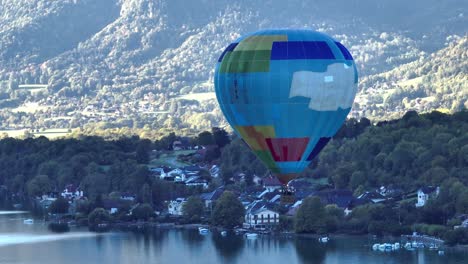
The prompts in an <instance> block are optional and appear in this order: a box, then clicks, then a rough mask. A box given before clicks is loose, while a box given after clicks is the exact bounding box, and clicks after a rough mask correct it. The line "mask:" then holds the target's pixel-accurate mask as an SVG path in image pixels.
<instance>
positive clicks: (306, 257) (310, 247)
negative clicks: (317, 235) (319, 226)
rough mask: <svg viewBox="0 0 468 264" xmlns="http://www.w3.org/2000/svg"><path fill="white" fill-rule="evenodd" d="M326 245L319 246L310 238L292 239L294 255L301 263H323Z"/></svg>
mask: <svg viewBox="0 0 468 264" xmlns="http://www.w3.org/2000/svg"><path fill="white" fill-rule="evenodd" d="M328 244H330V243H327V244H320V243H319V242H318V241H316V240H315V239H312V238H303V237H297V238H295V239H294V245H295V249H296V253H297V256H298V257H299V259H300V260H301V261H302V263H317V264H318V263H325V257H326V253H327V246H328Z"/></svg>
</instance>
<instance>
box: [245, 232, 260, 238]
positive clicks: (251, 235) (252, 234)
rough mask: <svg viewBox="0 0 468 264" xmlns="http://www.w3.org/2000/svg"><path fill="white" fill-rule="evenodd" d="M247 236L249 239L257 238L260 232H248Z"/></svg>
mask: <svg viewBox="0 0 468 264" xmlns="http://www.w3.org/2000/svg"><path fill="white" fill-rule="evenodd" d="M245 237H246V238H248V239H255V238H257V237H258V234H257V233H246V234H245Z"/></svg>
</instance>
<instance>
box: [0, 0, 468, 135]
mask: <svg viewBox="0 0 468 264" xmlns="http://www.w3.org/2000/svg"><path fill="white" fill-rule="evenodd" d="M467 11H468V4H463V3H461V2H460V1H457V0H447V1H436V0H415V1H411V2H407V1H403V0H396V1H395V0H394V1H389V0H386V1H372V0H363V1H357V0H354V1H345V0H340V1H334V3H333V4H332V3H330V2H329V1H325V0H320V1H314V3H310V1H305V0H293V1H287V2H283V1H273V0H271V1H247V0H231V1H225V0H220V1H208V0H194V1H183V0H120V1H112V0H101V1H94V0H62V1H46V0H21V1H18V0H2V1H0V124H1V125H0V129H11V128H28V129H34V130H36V129H45V128H78V127H81V128H83V127H84V128H85V131H88V132H90V133H93V132H95V130H96V129H99V130H102V129H109V128H119V127H131V128H134V129H143V130H155V129H158V130H159V131H161V133H164V132H165V131H170V130H174V129H178V131H182V132H185V133H189V132H191V131H192V132H195V131H200V130H202V129H208V128H209V127H211V126H223V125H225V121H224V119H223V117H222V114H221V112H220V110H219V107H218V105H217V102H216V100H215V99H214V94H213V93H212V92H213V85H212V78H213V73H214V65H215V63H216V60H217V58H218V56H219V54H220V53H221V51H222V50H223V49H224V47H225V46H226V45H227V44H229V43H230V42H232V41H233V40H234V39H236V38H237V37H239V36H240V35H242V34H245V33H248V32H251V31H255V30H258V29H262V28H276V27H288V28H310V29H315V30H318V31H322V32H325V33H327V34H330V35H332V36H333V37H335V38H336V39H337V40H339V41H340V42H342V43H344V44H345V45H346V46H347V47H349V48H350V51H351V53H352V54H353V56H354V58H355V60H356V62H357V64H358V66H359V72H360V76H361V82H360V84H359V88H360V89H361V93H360V94H359V95H358V100H357V104H356V105H355V107H354V109H355V110H354V112H353V115H354V116H356V117H359V116H363V115H364V116H367V117H369V118H372V119H375V120H379V119H384V118H390V117H396V116H399V115H401V113H403V112H405V111H406V110H408V109H416V110H420V111H428V110H433V109H445V110H448V111H454V110H458V109H461V108H462V107H463V105H464V104H465V107H468V106H467V105H466V102H467V94H468V80H467V62H466V61H467V60H466V57H467V51H466V46H467V27H466V25H467V24H468V19H467V15H468V12H467Z"/></svg>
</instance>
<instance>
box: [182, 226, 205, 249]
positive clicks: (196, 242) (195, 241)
mask: <svg viewBox="0 0 468 264" xmlns="http://www.w3.org/2000/svg"><path fill="white" fill-rule="evenodd" d="M174 233H175V234H176V235H177V236H180V237H181V238H182V239H183V240H184V241H185V242H186V243H187V245H188V246H189V248H190V249H191V250H194V249H198V248H200V246H201V245H202V242H203V240H204V239H205V238H206V237H207V236H209V235H210V234H207V235H200V233H199V232H198V230H174Z"/></svg>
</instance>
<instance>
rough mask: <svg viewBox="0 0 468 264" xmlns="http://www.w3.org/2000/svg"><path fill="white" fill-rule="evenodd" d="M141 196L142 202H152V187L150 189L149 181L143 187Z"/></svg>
mask: <svg viewBox="0 0 468 264" xmlns="http://www.w3.org/2000/svg"><path fill="white" fill-rule="evenodd" d="M140 197H141V198H140V200H141V202H143V203H149V204H151V200H152V197H151V189H150V186H149V184H147V183H145V184H143V187H142V188H141V192H140Z"/></svg>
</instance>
